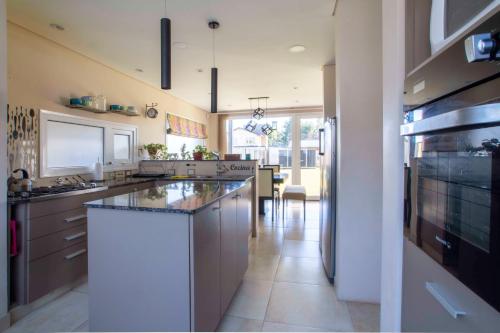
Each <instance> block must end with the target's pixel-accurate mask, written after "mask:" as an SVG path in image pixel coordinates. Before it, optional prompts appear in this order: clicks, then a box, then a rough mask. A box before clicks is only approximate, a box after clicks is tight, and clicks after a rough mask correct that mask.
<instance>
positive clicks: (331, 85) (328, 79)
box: [323, 65, 337, 118]
mask: <svg viewBox="0 0 500 333" xmlns="http://www.w3.org/2000/svg"><path fill="white" fill-rule="evenodd" d="M335 93H336V91H335V65H325V66H323V112H324V116H325V118H333V117H335V116H336V115H337V113H336V110H335V107H336V99H335Z"/></svg>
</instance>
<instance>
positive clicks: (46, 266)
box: [10, 182, 153, 307]
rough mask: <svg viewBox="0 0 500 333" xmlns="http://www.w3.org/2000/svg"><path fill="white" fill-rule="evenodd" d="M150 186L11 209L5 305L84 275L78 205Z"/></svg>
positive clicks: (83, 220) (82, 214) (83, 226)
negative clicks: (12, 251) (14, 242)
mask: <svg viewBox="0 0 500 333" xmlns="http://www.w3.org/2000/svg"><path fill="white" fill-rule="evenodd" d="M152 185H153V182H147V183H141V184H134V185H127V186H120V187H115V188H112V189H108V190H103V191H99V192H93V193H87V194H79V195H72V196H69V197H64V198H60V199H51V200H46V201H40V202H27V203H21V204H17V205H16V206H14V207H13V212H14V216H15V219H16V220H17V222H18V224H19V232H18V244H19V255H18V256H16V257H13V259H12V260H11V291H10V306H11V307H14V306H17V305H25V304H29V303H31V302H33V301H35V300H37V299H39V298H40V297H42V296H45V295H47V294H49V293H50V292H51V291H54V290H56V289H58V288H60V287H63V286H65V285H69V284H71V283H72V282H75V281H77V280H78V279H79V278H81V277H83V276H84V275H86V274H87V253H86V252H87V209H86V208H85V207H84V206H83V203H85V202H87V201H91V200H97V199H100V198H105V197H109V196H113V195H118V194H123V193H129V192H133V191H138V190H141V189H146V188H149V187H151V186H152Z"/></svg>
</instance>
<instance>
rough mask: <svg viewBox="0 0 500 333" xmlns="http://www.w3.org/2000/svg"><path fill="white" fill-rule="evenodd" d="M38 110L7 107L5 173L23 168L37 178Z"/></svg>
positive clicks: (33, 177)
mask: <svg viewBox="0 0 500 333" xmlns="http://www.w3.org/2000/svg"><path fill="white" fill-rule="evenodd" d="M38 124H39V110H37V109H33V108H26V107H23V106H10V105H7V156H8V157H7V159H8V163H7V171H8V174H9V175H10V174H11V173H12V171H13V170H15V169H18V168H23V169H25V170H26V171H28V173H29V175H30V177H31V178H32V179H36V178H37V177H38V140H39V135H38V129H39V125H38Z"/></svg>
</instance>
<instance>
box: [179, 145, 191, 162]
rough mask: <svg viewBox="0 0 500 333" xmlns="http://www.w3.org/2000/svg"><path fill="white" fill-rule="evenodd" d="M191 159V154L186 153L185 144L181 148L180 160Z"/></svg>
mask: <svg viewBox="0 0 500 333" xmlns="http://www.w3.org/2000/svg"><path fill="white" fill-rule="evenodd" d="M191 158H192V157H191V153H190V152H188V151H186V144H183V145H182V147H181V159H183V160H190V159H191Z"/></svg>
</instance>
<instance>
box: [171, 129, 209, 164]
mask: <svg viewBox="0 0 500 333" xmlns="http://www.w3.org/2000/svg"><path fill="white" fill-rule="evenodd" d="M182 145H186V152H189V153H190V154H192V153H193V150H194V147H196V146H197V145H202V146H205V140H204V139H198V138H190V137H186V136H179V135H173V134H167V148H168V153H169V154H177V158H179V159H180V158H182V157H181V149H182Z"/></svg>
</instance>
